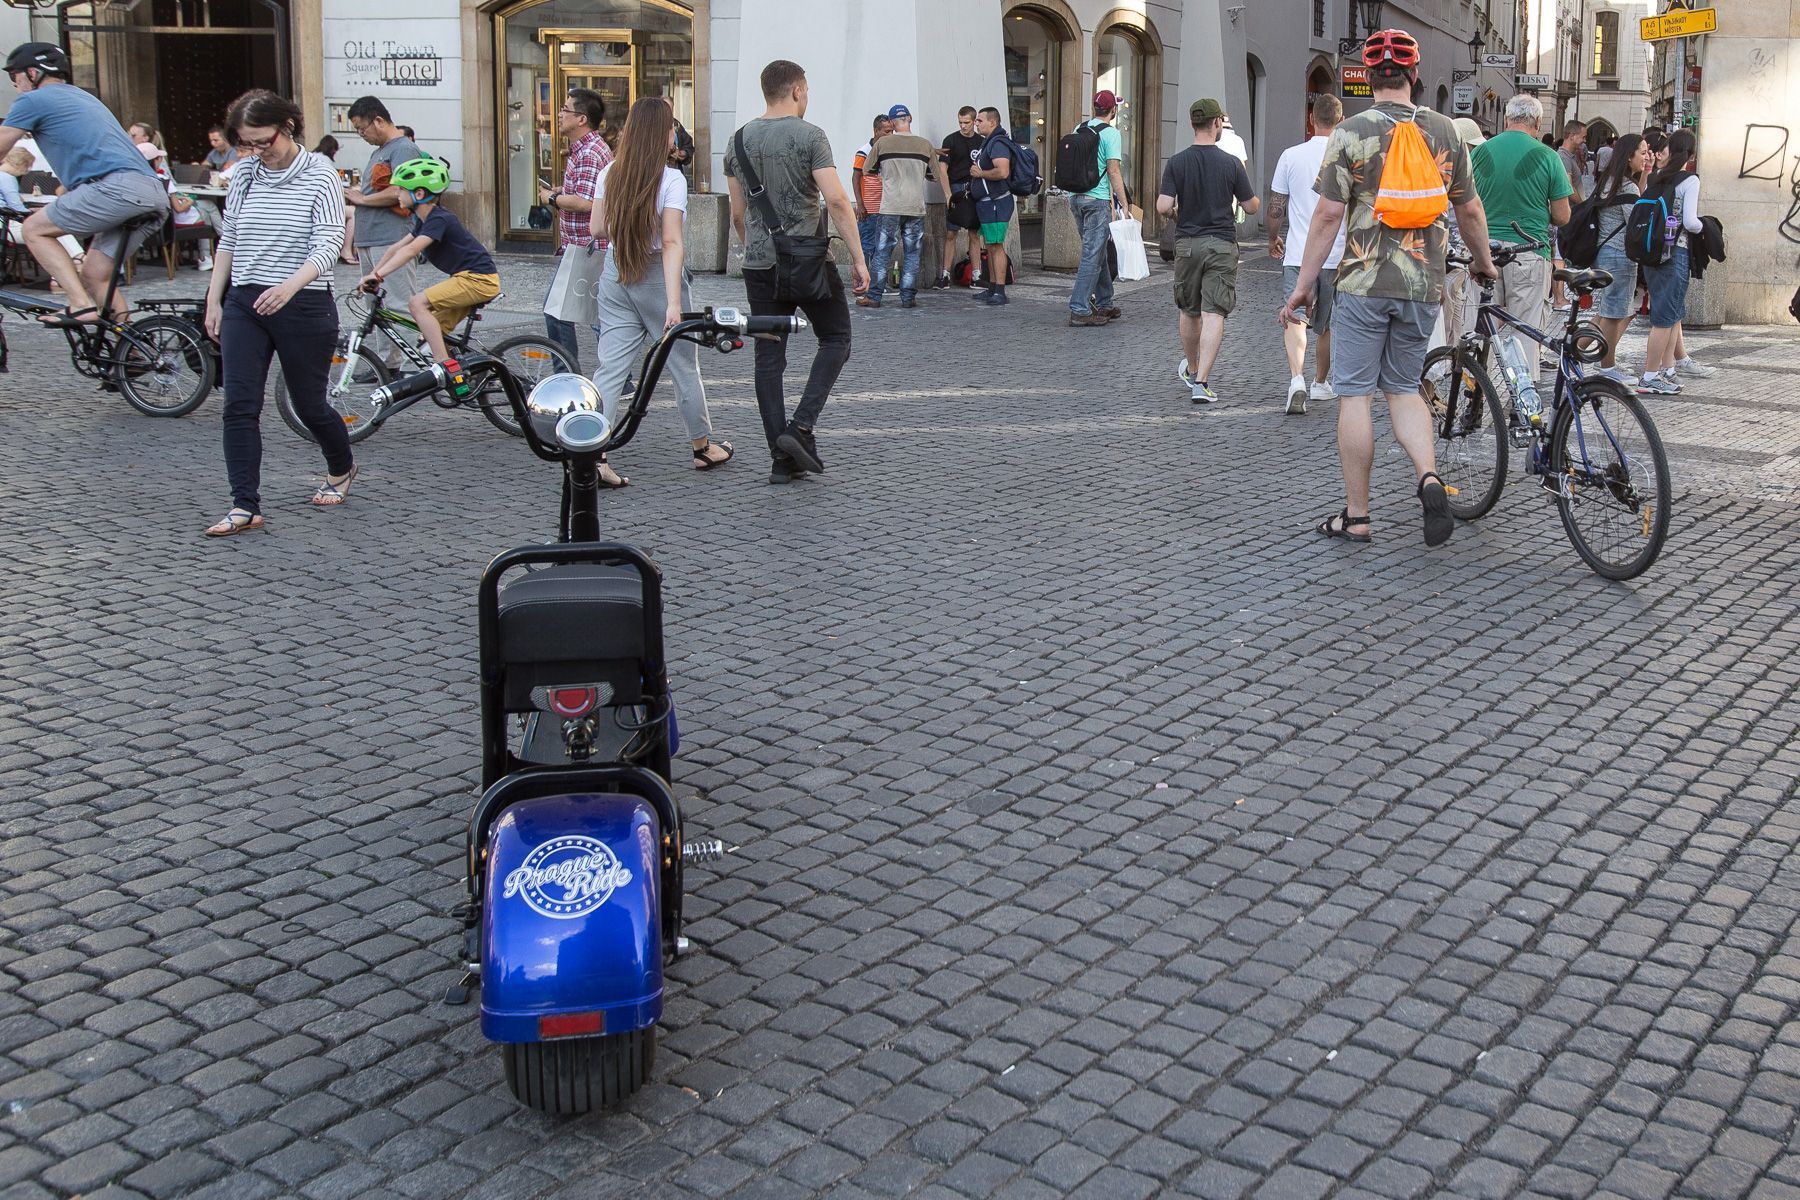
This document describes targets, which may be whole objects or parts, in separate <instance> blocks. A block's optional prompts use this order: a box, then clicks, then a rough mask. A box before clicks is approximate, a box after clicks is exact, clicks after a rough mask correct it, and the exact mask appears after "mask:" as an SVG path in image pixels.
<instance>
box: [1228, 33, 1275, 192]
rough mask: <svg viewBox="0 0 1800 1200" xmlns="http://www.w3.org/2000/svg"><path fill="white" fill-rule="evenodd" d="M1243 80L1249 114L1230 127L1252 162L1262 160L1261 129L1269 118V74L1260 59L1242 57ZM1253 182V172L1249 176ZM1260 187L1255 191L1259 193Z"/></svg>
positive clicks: (1262, 137) (1264, 137) (1252, 56)
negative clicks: (1247, 151)
mask: <svg viewBox="0 0 1800 1200" xmlns="http://www.w3.org/2000/svg"><path fill="white" fill-rule="evenodd" d="M1244 80H1245V82H1246V83H1247V84H1248V85H1249V92H1250V113H1249V119H1248V120H1246V121H1233V122H1232V125H1233V126H1234V127H1235V128H1236V129H1237V131H1238V133H1239V134H1240V135H1241V136H1242V137H1243V139H1244V145H1245V147H1246V148H1247V149H1248V150H1249V152H1250V159H1251V161H1252V162H1255V163H1260V162H1262V160H1263V153H1262V150H1263V146H1264V145H1265V144H1266V137H1267V134H1268V132H1269V131H1268V130H1267V129H1264V128H1263V125H1264V123H1265V122H1266V121H1267V120H1268V116H1269V73H1268V72H1267V71H1266V70H1264V69H1263V65H1262V59H1260V58H1258V57H1256V55H1254V54H1248V55H1245V56H1244ZM1251 178H1252V180H1253V181H1254V180H1255V174H1254V172H1253V173H1252V175H1251ZM1261 190H1262V188H1261V187H1260V186H1258V187H1257V191H1261Z"/></svg>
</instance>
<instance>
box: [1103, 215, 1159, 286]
mask: <svg viewBox="0 0 1800 1200" xmlns="http://www.w3.org/2000/svg"><path fill="white" fill-rule="evenodd" d="M1112 242H1113V246H1114V248H1116V249H1117V250H1118V252H1119V278H1120V279H1148V278H1150V256H1149V255H1147V254H1145V253H1144V226H1143V223H1142V222H1140V221H1134V220H1132V219H1131V218H1130V217H1126V218H1125V219H1124V220H1122V221H1114V222H1113V223H1112Z"/></svg>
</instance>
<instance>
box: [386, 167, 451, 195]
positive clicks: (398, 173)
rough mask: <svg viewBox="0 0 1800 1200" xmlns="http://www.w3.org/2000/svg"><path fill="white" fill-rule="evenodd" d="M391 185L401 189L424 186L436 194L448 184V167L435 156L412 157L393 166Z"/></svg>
mask: <svg viewBox="0 0 1800 1200" xmlns="http://www.w3.org/2000/svg"><path fill="white" fill-rule="evenodd" d="M391 182H392V183H393V185H394V186H395V187H397V188H399V189H401V190H402V191H407V192H410V191H413V190H415V189H417V188H424V189H425V190H426V191H428V192H430V193H431V194H432V195H434V196H436V195H438V194H440V193H442V192H443V191H444V189H445V188H447V187H449V186H450V168H448V167H446V166H445V165H444V164H443V163H441V162H439V161H438V160H437V159H435V158H413V159H408V160H407V161H406V162H403V163H401V164H400V165H399V166H397V167H395V168H394V177H393V179H392V181H391Z"/></svg>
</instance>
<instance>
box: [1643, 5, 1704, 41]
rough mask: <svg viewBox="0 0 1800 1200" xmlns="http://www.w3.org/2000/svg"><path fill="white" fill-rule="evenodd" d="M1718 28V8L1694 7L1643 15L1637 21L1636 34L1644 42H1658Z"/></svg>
mask: <svg viewBox="0 0 1800 1200" xmlns="http://www.w3.org/2000/svg"><path fill="white" fill-rule="evenodd" d="M1718 28H1719V10H1718V9H1716V8H1696V9H1691V10H1687V11H1675V12H1667V13H1664V14H1663V15H1662V16H1660V17H1644V18H1642V19H1640V20H1639V21H1638V36H1639V37H1640V38H1642V39H1643V40H1644V41H1646V42H1660V41H1663V40H1665V39H1667V38H1679V37H1693V36H1694V35H1696V34H1701V33H1712V32H1714V31H1716V30H1717V29H1718Z"/></svg>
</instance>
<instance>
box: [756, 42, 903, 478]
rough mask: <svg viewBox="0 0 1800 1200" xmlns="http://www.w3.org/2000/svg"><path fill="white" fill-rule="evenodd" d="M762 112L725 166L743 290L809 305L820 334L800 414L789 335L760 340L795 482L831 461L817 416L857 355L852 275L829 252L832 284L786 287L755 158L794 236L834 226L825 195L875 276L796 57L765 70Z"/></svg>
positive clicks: (760, 367) (776, 308) (760, 304)
mask: <svg viewBox="0 0 1800 1200" xmlns="http://www.w3.org/2000/svg"><path fill="white" fill-rule="evenodd" d="M762 93H763V101H764V103H765V104H766V105H767V107H766V108H765V109H764V111H763V115H762V116H760V117H758V118H756V119H755V120H753V121H751V122H749V123H748V124H746V125H745V126H744V127H743V128H742V129H740V130H738V131H737V132H736V133H735V134H733V135H732V138H731V141H730V143H729V144H728V145H727V147H726V150H725V174H726V176H727V177H728V178H729V180H730V185H731V225H732V228H733V229H735V230H736V231H737V235H738V238H739V239H740V240H741V241H742V242H743V243H744V291H745V294H746V295H747V296H748V298H749V301H750V311H751V312H752V313H754V314H756V315H758V316H764V315H767V316H792V315H793V314H794V312H795V310H799V311H800V312H803V313H805V314H806V319H807V320H808V321H809V322H810V323H811V324H812V328H813V333H815V334H816V335H817V336H818V339H819V352H818V353H817V354H815V355H814V356H813V364H812V371H811V372H810V373H809V374H808V375H807V379H806V390H805V391H804V392H802V393H801V394H800V403H799V405H798V406H797V407H796V408H795V409H794V415H793V417H792V419H789V417H788V412H787V399H786V397H785V396H784V395H783V393H782V375H783V373H784V372H785V371H786V370H787V336H786V335H785V334H784V335H782V336H781V337H780V338H779V339H777V340H775V341H765V340H762V339H760V338H759V339H758V340H757V343H756V406H757V408H758V409H759V410H760V411H761V413H762V423H763V433H764V435H765V436H766V437H767V438H768V441H769V454H770V457H771V458H772V459H773V460H774V466H773V469H772V470H771V471H770V472H769V482H770V483H787V482H789V481H791V480H793V479H794V478H796V477H797V476H799V475H802V474H804V473H806V472H808V471H812V472H819V471H823V470H824V469H825V464H824V463H823V462H821V461H820V460H819V449H818V446H817V445H816V444H815V442H814V440H813V424H814V422H816V421H817V420H818V418H819V413H820V412H821V411H823V410H824V408H825V397H826V395H827V394H828V393H829V392H830V391H831V385H832V384H834V383H836V382H837V377H838V373H839V372H840V371H842V370H843V369H844V363H845V362H847V361H848V360H849V358H850V306H849V305H848V304H847V303H845V301H844V281H843V277H842V276H840V275H839V274H838V272H837V269H836V268H835V267H833V266H831V264H830V263H829V262H828V263H827V264H826V271H825V279H826V284H827V286H828V288H829V291H828V293H827V294H826V296H825V297H824V298H823V299H820V300H810V299H809V300H794V299H792V298H784V297H783V296H782V294H781V289H780V272H779V269H778V266H777V262H778V260H777V257H776V250H775V239H774V237H773V236H772V235H771V231H770V229H769V227H768V226H767V224H766V223H765V222H764V220H763V214H762V212H761V211H760V209H761V207H762V206H761V205H760V204H756V205H753V204H751V203H750V195H749V193H750V187H749V185H748V184H747V183H745V182H744V179H743V174H744V171H745V168H746V166H748V168H749V170H751V171H754V172H755V174H756V177H757V180H758V182H760V183H761V184H762V187H763V190H764V192H765V193H766V194H767V198H768V201H769V204H770V206H771V207H772V208H773V209H774V214H775V218H776V220H777V221H778V222H779V223H780V226H781V232H782V233H784V234H785V235H787V236H789V237H818V236H820V235H822V234H824V232H825V213H823V212H821V211H820V210H819V202H820V200H821V199H823V200H824V202H825V208H826V210H827V211H829V212H830V214H831V223H832V224H833V225H834V226H836V227H837V232H838V236H839V237H841V238H843V239H844V245H845V247H846V248H847V249H848V250H849V251H850V258H851V267H850V283H851V287H852V288H853V289H854V290H855V291H858V292H861V291H865V290H866V289H867V288H868V286H869V267H868V263H867V262H866V261H865V260H864V259H863V252H862V241H861V239H860V238H858V237H857V234H856V210H855V209H854V208H852V207H851V204H850V195H849V193H848V192H846V191H844V181H843V180H842V179H840V178H839V177H838V174H837V170H836V168H835V167H834V166H833V165H832V159H831V142H830V141H829V140H828V139H827V138H826V137H825V131H824V130H822V129H820V128H819V127H818V126H817V125H811V124H808V123H807V122H806V120H805V119H804V118H805V116H806V101H807V90H806V72H805V71H804V70H803V69H802V68H801V67H800V66H799V64H797V63H791V62H788V61H787V60H786V59H776V60H775V61H774V62H772V63H770V64H769V65H768V66H766V67H764V68H763V70H762ZM740 138H741V139H742V140H743V144H744V156H745V157H746V158H748V159H749V162H748V164H745V163H741V162H739V160H738V150H737V144H738V141H739V139H740Z"/></svg>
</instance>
